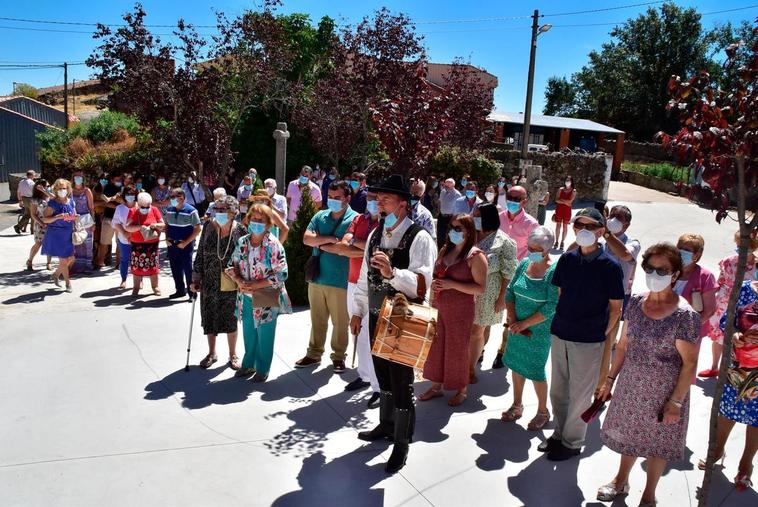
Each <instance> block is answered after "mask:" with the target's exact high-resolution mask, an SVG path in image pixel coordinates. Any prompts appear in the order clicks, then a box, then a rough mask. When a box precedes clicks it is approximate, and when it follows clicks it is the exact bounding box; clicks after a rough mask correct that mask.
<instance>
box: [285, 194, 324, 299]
mask: <svg viewBox="0 0 758 507" xmlns="http://www.w3.org/2000/svg"><path fill="white" fill-rule="evenodd" d="M316 211H318V210H317V209H316V205H315V203H314V202H313V200H312V199H311V194H310V192H303V193H302V200H301V201H300V208H298V210H297V218H296V219H295V222H294V223H293V224H292V227H290V232H289V234H288V235H287V242H286V243H285V245H284V248H285V251H286V252H287V265H288V266H289V275H288V277H287V282H286V285H287V293H288V294H289V296H290V300H291V301H292V304H293V305H307V304H308V282H306V281H305V269H304V267H305V263H306V262H307V261H308V257H310V256H311V252H312V251H313V249H312V248H311V247H309V246H306V245H305V244H304V243H303V236H304V235H305V231H306V229H307V228H308V224H310V223H311V218H313V215H315V214H316Z"/></svg>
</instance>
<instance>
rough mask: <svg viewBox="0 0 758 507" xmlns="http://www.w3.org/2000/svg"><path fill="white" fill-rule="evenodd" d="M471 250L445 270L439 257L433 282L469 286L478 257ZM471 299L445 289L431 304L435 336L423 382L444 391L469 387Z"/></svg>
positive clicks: (475, 252)
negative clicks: (472, 264) (443, 280)
mask: <svg viewBox="0 0 758 507" xmlns="http://www.w3.org/2000/svg"><path fill="white" fill-rule="evenodd" d="M481 252H482V251H481V250H479V249H478V248H477V247H473V248H472V249H471V250H470V251H469V253H468V255H467V256H466V257H465V258H463V259H458V260H456V261H455V263H453V264H451V265H450V266H448V267H445V261H444V257H445V253H444V251H443V252H441V253H440V256H439V258H438V259H437V264H436V265H435V266H434V278H447V279H451V280H455V281H457V282H463V283H471V282H473V281H474V277H473V275H472V274H471V267H470V266H469V261H470V260H471V258H472V257H473V256H474V255H477V254H479V253H481ZM474 305H475V301H474V296H472V295H471V294H464V293H463V292H460V291H457V290H454V289H448V290H444V291H441V292H440V293H439V294H438V295H437V297H436V298H435V299H434V301H433V305H432V306H434V307H435V308H437V311H438V313H437V335H436V336H435V338H434V341H433V342H432V346H431V348H430V349H429V355H428V356H427V358H426V364H425V365H424V378H426V379H428V380H431V381H432V382H438V383H441V384H442V388H443V389H445V390H459V389H462V388H464V387H466V386H467V385H468V383H469V339H470V338H471V327H472V326H473V325H474Z"/></svg>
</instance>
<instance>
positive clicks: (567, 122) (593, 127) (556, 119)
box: [487, 111, 624, 134]
mask: <svg viewBox="0 0 758 507" xmlns="http://www.w3.org/2000/svg"><path fill="white" fill-rule="evenodd" d="M487 119H488V120H489V121H492V122H499V123H515V124H517V125H523V124H524V113H504V112H500V111H494V112H492V113H491V114H490V115H489V116H488V117H487ZM531 125H532V126H534V127H547V128H554V129H570V130H586V131H588V132H603V133H606V134H623V133H624V131H623V130H617V129H615V128H613V127H609V126H607V125H603V124H602V123H597V122H594V121H591V120H582V119H580V118H564V117H562V116H545V115H542V114H533V115H532V121H531Z"/></svg>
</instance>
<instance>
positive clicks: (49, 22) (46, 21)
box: [0, 16, 217, 28]
mask: <svg viewBox="0 0 758 507" xmlns="http://www.w3.org/2000/svg"><path fill="white" fill-rule="evenodd" d="M0 20H1V21H15V22H18V23H39V24H47V25H74V26H98V25H105V26H114V27H119V28H121V27H125V26H129V25H127V24H124V23H85V22H82V21H58V20H51V19H25V18H9V17H2V16H0ZM145 26H146V27H147V28H176V25H175V24H174V25H145ZM193 26H194V27H195V28H217V26H216V25H193Z"/></svg>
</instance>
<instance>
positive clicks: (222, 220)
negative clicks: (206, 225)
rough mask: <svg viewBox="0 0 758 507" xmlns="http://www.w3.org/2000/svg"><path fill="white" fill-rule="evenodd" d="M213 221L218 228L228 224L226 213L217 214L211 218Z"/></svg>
mask: <svg viewBox="0 0 758 507" xmlns="http://www.w3.org/2000/svg"><path fill="white" fill-rule="evenodd" d="M213 219H214V220H215V221H216V223H217V224H218V225H220V226H222V227H223V226H225V225H226V224H227V223H229V215H227V214H226V213H219V214H217V215H214V216H213Z"/></svg>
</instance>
